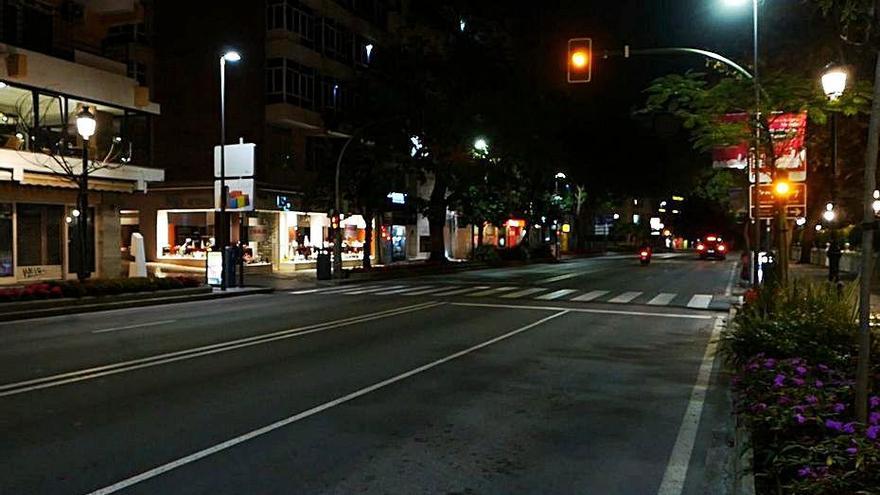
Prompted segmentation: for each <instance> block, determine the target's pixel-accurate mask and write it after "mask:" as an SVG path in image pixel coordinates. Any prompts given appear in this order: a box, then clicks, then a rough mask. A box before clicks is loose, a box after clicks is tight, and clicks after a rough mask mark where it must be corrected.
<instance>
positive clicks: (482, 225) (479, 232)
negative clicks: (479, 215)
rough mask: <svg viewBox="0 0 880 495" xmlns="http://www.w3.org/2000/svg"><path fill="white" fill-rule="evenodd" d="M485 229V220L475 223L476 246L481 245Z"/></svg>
mask: <svg viewBox="0 0 880 495" xmlns="http://www.w3.org/2000/svg"><path fill="white" fill-rule="evenodd" d="M485 230H486V222H480V223H479V225H477V246H482V245H483V235H484V233H485Z"/></svg>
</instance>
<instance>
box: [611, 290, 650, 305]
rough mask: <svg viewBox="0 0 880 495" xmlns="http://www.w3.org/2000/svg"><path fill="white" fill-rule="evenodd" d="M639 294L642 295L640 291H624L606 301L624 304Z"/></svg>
mask: <svg viewBox="0 0 880 495" xmlns="http://www.w3.org/2000/svg"><path fill="white" fill-rule="evenodd" d="M641 295H642V293H641V292H635V291H632V292H624V293H623V294H620V295H618V296H615V297H612V298H611V299H609V300H608V302H610V303H615V304H626V303H628V302H631V301H632V300H633V299H635V298H637V297H639V296H641Z"/></svg>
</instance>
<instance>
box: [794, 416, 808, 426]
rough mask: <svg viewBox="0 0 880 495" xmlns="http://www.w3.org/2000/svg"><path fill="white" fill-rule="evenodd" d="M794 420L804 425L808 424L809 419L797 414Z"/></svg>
mask: <svg viewBox="0 0 880 495" xmlns="http://www.w3.org/2000/svg"><path fill="white" fill-rule="evenodd" d="M794 419H795V421H797V422H798V424H799V425H802V424H804V423H806V422H807V418H806V417H804V415H803V414H795V415H794Z"/></svg>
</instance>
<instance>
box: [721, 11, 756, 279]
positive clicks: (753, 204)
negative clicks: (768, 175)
mask: <svg viewBox="0 0 880 495" xmlns="http://www.w3.org/2000/svg"><path fill="white" fill-rule="evenodd" d="M724 3H725V4H726V5H727V6H729V7H742V6H743V5H746V4H747V3H748V0H724ZM758 13H759V12H758V0H752V49H753V51H752V58H753V67H752V76H753V77H752V82H753V83H754V90H755V156H754V158H753V159H752V173H753V174H754V177H755V188H754V190H753V191H752V194H751V195H750V197H749V200H750V203H751V205H752V207H751V208H750V211H751V212H752V213H751V214H752V215H754V217H753V220H754V222H755V231H754V237H755V240H754V243H753V244H754V246H753V252H752V284H753V285H758V283H759V281H760V280H759V277H758V256H759V252H760V251H761V247H760V240H761V216H760V213H759V212H760V208H759V204H758V203H759V199H758V189H759V188H758V186H759V185H760V184H761V171H760V167H759V165H758V158H759V157H760V156H761V152H760V150H761V126H760V125H759V124H760V119H761V81H760V78H759V74H758Z"/></svg>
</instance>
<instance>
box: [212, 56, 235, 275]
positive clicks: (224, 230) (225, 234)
mask: <svg viewBox="0 0 880 495" xmlns="http://www.w3.org/2000/svg"><path fill="white" fill-rule="evenodd" d="M240 60H241V54H240V53H238V52H237V51H235V50H229V51H228V52H226V53H224V54H223V55H221V56H220V222H215V224H217V225H219V226H220V232H218V234H219V235H218V236H217V238H218V239H219V242H218V243H217V244H219V245H220V252H221V259H222V260H223V261H222V262H223V271H222V274H223V275H222V277H221V282H220V289H221V290H226V288H227V287H228V286H229V274H228V273H227V270H226V265H227V263H226V246H227V245H228V244H229V218H228V217H227V214H226V202H227V200H228V199H227V198H228V196H229V194H228V193H227V191H226V62H230V63H236V62H238V61H240Z"/></svg>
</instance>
